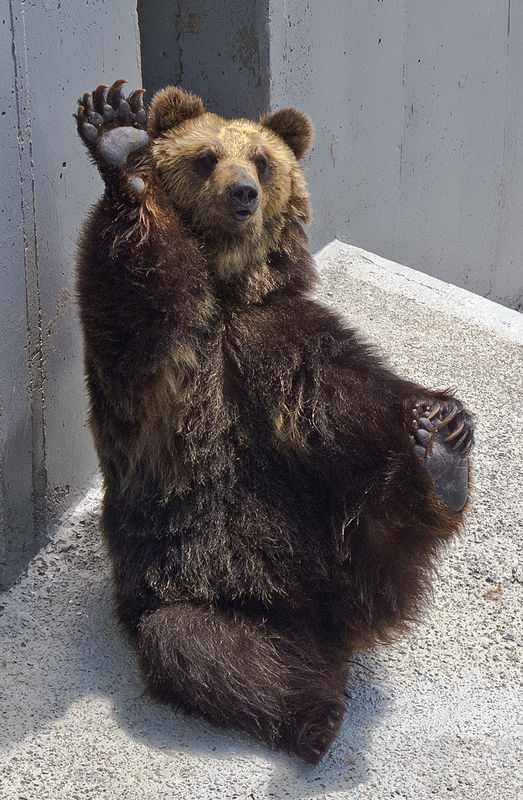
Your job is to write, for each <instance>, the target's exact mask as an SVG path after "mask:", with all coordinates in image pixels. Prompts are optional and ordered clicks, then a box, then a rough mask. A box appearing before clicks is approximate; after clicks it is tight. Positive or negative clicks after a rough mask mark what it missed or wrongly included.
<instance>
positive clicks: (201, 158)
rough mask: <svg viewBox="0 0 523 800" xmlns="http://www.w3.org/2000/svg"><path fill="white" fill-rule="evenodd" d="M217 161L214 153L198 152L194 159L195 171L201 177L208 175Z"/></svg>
mask: <svg viewBox="0 0 523 800" xmlns="http://www.w3.org/2000/svg"><path fill="white" fill-rule="evenodd" d="M217 163H218V159H217V158H216V156H215V155H214V153H200V154H199V155H198V156H196V158H195V160H194V166H195V167H196V172H197V173H198V174H199V175H201V176H202V177H203V178H208V177H209V175H210V174H211V172H212V171H213V170H214V168H215V166H216V164H217Z"/></svg>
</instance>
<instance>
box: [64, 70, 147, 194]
mask: <svg viewBox="0 0 523 800" xmlns="http://www.w3.org/2000/svg"><path fill="white" fill-rule="evenodd" d="M125 82H126V81H125V80H117V81H115V82H114V83H113V85H112V86H110V87H109V86H106V85H105V84H103V83H102V84H100V86H98V87H97V88H96V89H95V90H94V92H93V93H92V94H91V93H90V92H86V93H85V94H84V96H83V97H82V98H81V99H80V100H78V110H77V113H76V114H75V117H76V121H77V123H78V133H79V134H80V137H81V138H82V140H83V141H84V142H85V144H86V145H87V147H88V149H89V151H90V152H91V154H92V155H93V156H94V158H95V159H96V160H97V161H98V162H101V163H102V164H104V165H108V166H110V167H113V168H121V167H124V166H125V163H126V161H127V157H128V156H129V154H130V153H132V152H134V151H135V150H140V149H141V148H142V147H145V145H146V144H148V142H149V137H148V135H147V132H146V131H145V124H146V122H147V112H146V111H145V109H144V106H143V93H144V91H145V90H144V89H136V90H135V91H134V92H132V93H131V94H130V95H129V96H128V97H125V95H124V93H123V91H122V86H123V84H124V83H125ZM135 180H137V181H140V180H141V179H140V178H135ZM142 183H143V182H142ZM137 188H139V187H137ZM142 188H143V187H142Z"/></svg>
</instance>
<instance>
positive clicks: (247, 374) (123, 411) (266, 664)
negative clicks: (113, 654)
mask: <svg viewBox="0 0 523 800" xmlns="http://www.w3.org/2000/svg"><path fill="white" fill-rule="evenodd" d="M191 103H192V104H193V107H195V109H196V111H197V113H201V110H200V106H199V105H198V102H197V101H196V100H195V99H194V98H192V99H191ZM173 109H174V111H176V113H179V112H178V99H177V101H176V103H172V102H171V105H170V106H169V107H168V108H167V110H166V112H165V113H166V116H163V117H162V116H161V114H160V113H159V111H158V109H156V110H155V113H154V116H153V123H154V125H155V126H156V127H161V125H163V124H165V119H166V118H167V119H169V114H170V113H171V112H172V113H174V111H173ZM276 123H277V124H276ZM291 123H292V120H290V119H289V118H288V117H287V116H286V115H283V116H281V117H280V118H277V119H276V122H275V123H274V126H273V127H274V128H275V129H276V128H278V129H279V130H280V135H282V133H281V131H282V126H283V129H285V128H287V129H290V135H291V136H292V137H293V138H292V149H293V150H294V152H296V153H297V154H299V155H302V154H303V152H302V151H303V147H302V146H301V145H300V142H299V131H298V132H297V131H296V129H295V127H293V125H292V124H291ZM308 135H309V136H310V131H309V133H308ZM289 146H291V145H289ZM94 156H95V158H96V153H95V154H94ZM129 161H130V164H129V165H128V168H127V172H126V171H125V170H123V171H116V170H114V169H110V168H107V167H106V165H104V164H103V163H99V166H100V168H101V171H102V174H103V175H104V178H105V180H106V190H105V194H104V197H103V199H102V200H101V201H100V203H99V204H98V205H97V206H96V208H95V209H94V211H93V213H92V214H91V217H90V219H89V221H88V223H87V225H86V228H85V231H84V233H83V237H82V240H81V243H80V259H79V272H78V289H79V299H80V311H81V318H82V324H83V329H84V334H85V364H86V373H87V381H88V388H89V394H90V400H91V426H92V430H93V433H94V437H95V441H96V447H97V450H98V454H99V457H100V462H101V467H102V470H103V474H104V477H105V499H104V507H103V518H102V525H103V531H104V534H105V537H106V540H107V543H108V547H109V551H110V555H111V558H112V563H113V567H114V578H115V584H116V596H117V605H118V613H119V615H120V618H121V619H122V620H123V622H124V623H125V624H126V626H127V628H128V630H129V631H130V632H131V635H132V637H133V639H134V641H135V644H136V648H137V651H138V653H139V656H140V660H141V665H142V670H143V674H144V677H145V679H146V681H147V683H148V685H149V687H150V688H151V690H152V691H153V693H154V694H155V695H156V696H158V697H161V698H164V699H166V700H168V701H170V702H172V703H174V704H176V705H179V706H181V707H183V708H184V709H185V710H187V711H189V712H198V713H202V714H204V715H205V716H206V717H208V718H209V719H210V720H212V721H213V722H214V723H216V724H217V725H224V726H234V727H238V728H241V729H243V730H246V731H248V732H250V733H251V734H253V735H254V736H256V737H258V738H260V739H262V740H263V741H265V742H266V743H268V744H269V745H270V746H272V747H283V748H286V749H288V750H289V751H295V752H298V753H299V755H301V756H302V757H303V758H306V759H307V760H309V761H317V760H318V758H320V757H321V755H323V753H324V752H325V750H326V749H327V748H328V746H329V744H330V742H331V740H332V738H333V737H334V736H335V734H336V732H337V730H338V728H339V724H340V723H341V718H342V709H343V706H342V697H343V691H344V685H345V681H346V677H347V669H348V661H349V658H350V657H351V656H352V655H353V654H354V653H355V652H356V651H357V650H359V649H360V648H362V647H364V646H367V645H370V644H372V643H373V642H375V641H377V640H387V639H389V638H390V637H392V636H393V635H395V634H396V633H398V632H399V631H401V630H402V629H403V628H404V625H405V623H406V622H408V621H409V620H412V619H413V618H415V616H416V614H417V612H418V609H419V608H420V602H421V601H422V600H423V599H424V597H425V594H426V592H427V589H428V587H429V581H430V576H431V572H432V569H433V565H434V559H435V556H436V555H437V553H438V551H439V549H440V546H441V544H442V543H443V542H445V541H446V540H447V539H448V538H449V537H450V536H451V535H452V534H453V533H455V532H456V531H457V529H458V527H459V525H460V524H461V522H462V514H461V513H454V512H452V511H450V510H449V509H448V508H446V506H445V505H444V504H443V503H442V502H441V501H440V500H438V498H437V497H436V496H435V493H434V487H433V483H432V480H431V478H430V475H429V473H428V471H427V470H426V469H425V467H424V466H423V464H422V463H421V461H420V460H419V458H418V457H417V456H416V455H415V453H414V450H413V447H412V444H411V440H410V434H409V424H410V419H411V410H412V407H413V406H414V405H415V404H416V402H417V401H418V400H419V398H420V397H421V398H423V399H425V398H429V399H430V398H434V397H447V396H448V395H447V394H446V393H435V392H430V391H427V390H426V389H423V388H422V387H420V386H418V385H416V384H413V383H409V382H407V381H404V380H401V379H400V378H398V377H397V376H395V375H394V374H392V373H391V372H390V371H389V370H388V369H386V368H385V367H384V366H383V365H382V363H381V361H380V360H379V358H378V357H377V356H376V354H375V353H374V352H373V350H372V348H370V347H369V346H368V345H367V344H365V343H363V342H362V341H361V339H360V338H359V337H358V336H357V335H356V333H355V332H354V331H353V330H351V329H350V328H348V327H347V325H346V324H345V323H344V322H343V321H342V320H341V319H340V318H339V317H338V316H337V315H336V314H335V313H333V312H332V311H329V310H327V309H325V308H324V307H323V306H321V305H320V304H319V303H317V302H316V301H315V300H313V299H311V298H310V296H309V291H310V289H311V287H312V286H313V285H314V281H315V273H314V268H313V262H312V259H311V256H310V254H309V252H308V249H307V239H306V236H305V234H304V233H303V230H302V228H301V224H300V221H299V219H296V218H295V217H293V216H292V215H288V214H287V216H285V215H286V209H282V220H284V224H283V230H282V232H281V235H280V237H279V243H278V246H277V247H275V248H273V250H272V251H271V252H270V254H269V256H268V259H267V261H266V263H265V264H264V270H263V271H259V274H258V273H257V272H256V270H254V271H253V270H249V265H248V264H246V268H245V272H244V273H243V274H241V275H234V276H232V277H230V278H219V277H218V276H216V274H214V273H213V271H212V270H211V269H210V268H209V265H208V264H207V261H206V255H205V250H202V248H201V246H200V243H199V240H198V239H197V238H195V237H194V236H193V234H191V232H190V231H189V230H188V229H187V228H185V227H184V226H183V225H182V223H181V222H180V221H179V220H178V218H177V217H176V215H175V213H174V212H173V208H172V204H171V202H170V199H169V198H168V197H167V195H166V193H165V191H164V189H163V187H162V185H161V183H160V180H159V178H158V174H157V172H156V169H155V168H154V165H153V163H152V156H151V153H150V151H149V149H146V150H145V151H143V152H141V153H139V154H133V156H131V157H130V159H129ZM131 172H132V173H133V174H138V175H140V176H142V178H143V179H144V182H145V187H146V188H145V192H144V194H143V195H142V196H141V197H140V198H138V199H136V198H135V197H133V195H132V192H129V189H128V185H127V184H126V175H127V174H129V173H131ZM303 202H305V201H303ZM302 204H303V203H302ZM306 211H307V210H306V209H304V212H303V214H302V218H303V216H305V214H306ZM267 264H268V266H269V269H268V270H267ZM253 285H256V292H254V294H253Z"/></svg>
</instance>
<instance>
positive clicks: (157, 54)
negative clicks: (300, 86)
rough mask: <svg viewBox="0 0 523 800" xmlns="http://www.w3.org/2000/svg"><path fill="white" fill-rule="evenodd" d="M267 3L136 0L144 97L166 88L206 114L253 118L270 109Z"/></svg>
mask: <svg viewBox="0 0 523 800" xmlns="http://www.w3.org/2000/svg"><path fill="white" fill-rule="evenodd" d="M267 15H268V3H266V2H264V0H262V2H260V1H259V0H243V1H242V2H229V1H228V0H217V2H212V3H209V2H206V0H179V2H176V3H175V2H173V0H156V3H155V8H154V13H151V4H150V2H148V0H138V16H139V22H140V37H141V47H142V77H143V85H144V87H145V88H146V89H147V96H148V97H149V98H150V97H151V95H152V94H153V93H154V92H155V91H156V90H157V89H161V88H163V87H164V86H167V85H169V84H175V85H179V86H183V88H184V89H187V90H189V91H192V92H195V93H196V94H198V95H200V96H201V97H202V98H203V100H204V102H205V103H206V106H207V108H208V109H209V110H210V111H215V112H216V113H219V114H222V115H223V116H226V117H235V116H245V117H257V116H258V115H259V114H260V113H261V112H262V111H264V110H267V109H268V108H269V105H270V99H269V91H270V83H269V78H270V76H269V52H270V48H269V26H268V16H267Z"/></svg>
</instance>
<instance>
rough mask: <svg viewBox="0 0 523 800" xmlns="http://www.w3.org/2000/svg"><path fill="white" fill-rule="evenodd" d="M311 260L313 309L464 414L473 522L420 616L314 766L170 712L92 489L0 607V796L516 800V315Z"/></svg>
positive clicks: (522, 589) (520, 393)
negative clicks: (124, 613) (127, 607)
mask: <svg viewBox="0 0 523 800" xmlns="http://www.w3.org/2000/svg"><path fill="white" fill-rule="evenodd" d="M318 261H319V263H320V266H321V274H322V281H323V283H322V286H321V289H320V292H319V294H320V297H321V298H323V300H324V301H325V302H326V303H327V304H329V305H330V306H332V307H334V308H338V309H341V311H342V312H343V313H344V314H345V316H346V318H347V321H348V322H349V323H351V324H355V325H356V326H357V327H358V328H359V329H360V330H361V331H363V332H364V334H365V335H366V336H367V337H368V338H369V339H371V340H373V341H374V342H375V343H377V344H378V345H379V349H380V350H381V351H382V352H383V353H384V354H385V355H386V356H387V358H388V360H389V362H390V363H391V365H392V366H393V367H394V368H395V369H396V370H397V371H398V372H399V373H400V374H402V375H404V376H406V377H409V378H413V379H416V380H419V381H421V382H423V383H425V384H427V385H429V386H433V387H446V386H458V387H459V395H460V397H462V398H463V400H464V401H465V402H466V404H467V405H468V406H469V407H470V409H471V410H473V411H474V413H475V414H476V425H477V445H476V448H475V451H474V484H475V491H474V499H473V503H472V509H471V513H470V516H469V519H468V524H467V527H466V530H465V532H464V533H463V534H462V536H461V537H460V538H458V539H456V540H455V541H454V542H453V543H452V544H451V545H450V546H449V548H448V549H447V550H446V552H445V554H444V556H443V558H442V560H441V564H440V569H439V575H438V577H437V578H436V580H435V584H434V598H433V601H432V603H431V606H430V608H429V609H428V610H427V612H426V614H425V616H424V619H423V621H422V622H421V623H420V624H419V625H417V626H416V627H415V628H414V629H413V630H412V632H411V633H410V635H408V636H407V637H405V638H403V639H402V640H400V641H398V642H397V643H396V644H395V645H393V646H389V647H378V648H376V649H374V650H372V651H370V652H368V653H366V654H364V655H363V656H361V657H359V658H358V659H357V660H356V661H355V663H354V664H353V667H352V672H351V677H350V681H349V686H348V691H349V695H350V697H349V702H348V712H347V716H346V719H345V722H344V725H343V728H342V730H341V734H340V736H339V738H338V740H337V741H336V743H335V744H334V746H333V747H332V749H331V751H330V752H329V753H328V754H327V756H326V757H325V759H324V760H323V761H322V763H321V764H320V765H319V766H318V767H317V768H310V767H306V766H304V765H303V764H302V763H300V762H299V761H298V760H297V759H296V758H291V757H289V756H287V755H285V754H282V753H271V752H269V751H267V750H266V749H265V748H264V747H262V746H261V745H258V744H255V743H254V742H252V741H251V740H250V739H248V738H247V737H246V736H243V735H242V734H239V733H235V732H227V731H218V730H216V729H214V728H213V727H212V726H210V725H208V724H207V723H205V722H203V721H201V720H199V719H189V718H188V717H186V716H185V715H183V714H181V713H178V714H175V713H174V712H173V711H172V710H171V709H170V708H169V707H167V706H163V705H159V704H157V703H154V702H152V701H151V700H150V699H149V698H148V697H147V695H145V694H144V690H143V686H142V683H141V681H140V678H139V675H138V671H137V667H136V662H135V658H134V655H133V653H132V651H131V649H130V647H129V644H128V643H127V641H126V639H125V638H124V636H123V635H122V633H121V632H120V630H119V629H118V627H117V625H116V623H115V621H114V617H113V604H112V599H111V586H110V570H109V566H108V562H107V557H106V555H105V553H104V550H103V547H102V546H101V543H100V535H99V532H98V529H97V518H98V512H99V503H100V486H99V485H94V486H93V487H92V489H91V491H90V492H89V493H88V494H87V495H86V497H85V498H84V500H83V502H82V503H80V505H79V506H78V507H77V509H76V510H75V511H74V512H73V513H71V514H70V515H69V516H68V517H67V518H66V519H65V520H64V521H63V525H62V526H61V527H60V529H59V530H58V532H57V533H56V535H55V536H54V538H53V540H52V542H51V543H50V544H49V545H48V546H47V547H46V549H45V550H43V551H42V552H41V553H40V554H39V555H38V556H37V557H36V558H35V559H34V560H33V561H32V563H31V565H30V568H29V570H28V573H27V574H26V575H25V576H24V577H22V578H21V579H20V580H19V581H18V583H17V584H16V586H14V587H13V588H12V589H11V590H10V591H9V592H7V593H6V594H5V596H4V597H3V598H2V605H3V612H2V615H1V617H0V687H1V691H2V698H1V702H0V707H1V709H2V710H1V724H0V796H1V797H2V800H22V798H26V800H47V799H48V798H49V799H52V800H80V799H81V798H82V799H83V798H89V800H92V799H93V798H96V800H98V798H108V799H109V798H114V800H153V799H154V800H157V798H165V799H166V800H167V799H169V800H188V798H190V800H225V799H226V800H233V798H238V799H240V798H241V800H265V799H266V798H276V799H277V800H282V799H283V798H291V799H292V800H312V799H313V798H314V800H342V799H343V800H387V799H388V798H390V800H392V798H404V799H406V800H426V798H431V797H435V798H442V797H445V798H456V800H493V798H503V800H520V798H521V786H522V785H523V772H522V766H521V753H522V752H523V729H522V725H521V720H522V719H523V686H522V648H523V641H522V626H521V608H522V599H523V598H522V594H523V566H522V564H523V559H522V554H523V553H522V544H521V542H522V532H523V530H522V528H523V525H522V522H523V520H522V509H523V489H522V486H523V474H522V471H523V442H522V433H521V423H520V417H521V407H522V404H523V385H522V380H523V379H522V375H523V371H522V369H521V366H522V358H523V320H522V318H521V316H520V315H518V314H516V313H515V312H510V311H508V310H507V309H504V308H502V307H501V306H498V305H496V304H494V303H491V302H489V301H486V300H482V299H481V298H477V297H475V296H474V295H471V294H470V293H468V292H463V291H462V290H458V289H456V288H455V287H450V286H448V285H446V284H444V283H441V282H440V281H435V280H434V279H432V278H429V277H428V276H426V275H423V274H421V273H419V272H415V271H414V270H412V269H406V268H403V267H400V266H399V265H396V264H391V263H390V262H385V261H384V260H383V259H380V258H378V257H376V256H374V255H372V254H370V253H365V252H362V251H359V250H357V249H355V248H350V247H347V246H346V245H341V244H340V243H333V244H332V245H330V246H329V247H328V248H327V249H326V250H324V251H323V252H322V253H321V254H320V256H319V258H318Z"/></svg>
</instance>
